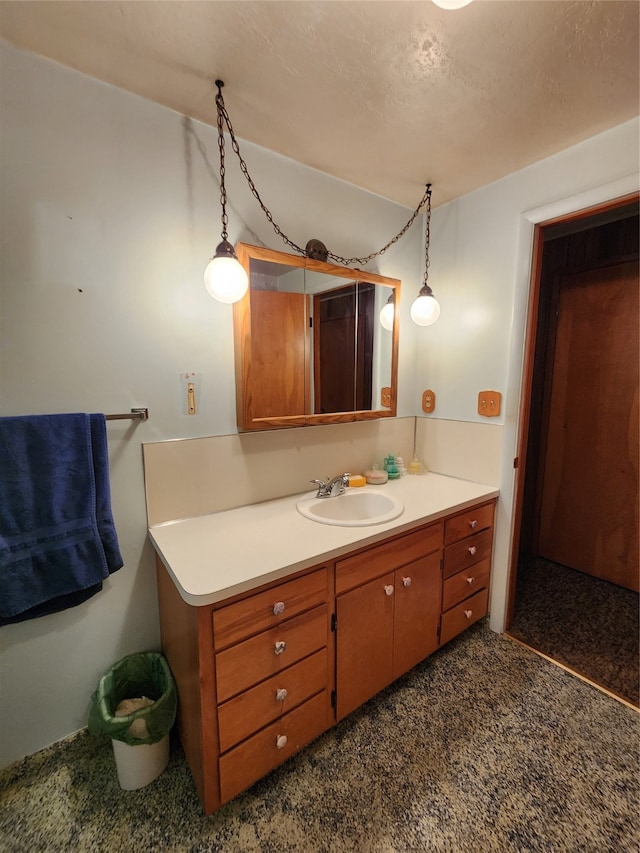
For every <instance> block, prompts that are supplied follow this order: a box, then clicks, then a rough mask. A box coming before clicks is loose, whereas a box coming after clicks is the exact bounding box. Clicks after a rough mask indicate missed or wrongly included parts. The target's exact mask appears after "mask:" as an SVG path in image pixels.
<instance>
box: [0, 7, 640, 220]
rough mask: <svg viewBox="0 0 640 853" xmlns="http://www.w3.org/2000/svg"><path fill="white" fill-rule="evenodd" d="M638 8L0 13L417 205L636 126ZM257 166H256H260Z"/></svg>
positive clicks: (194, 112)
mask: <svg viewBox="0 0 640 853" xmlns="http://www.w3.org/2000/svg"><path fill="white" fill-rule="evenodd" d="M639 10H640V4H639V3H638V2H637V0H625V2H618V0H596V2H591V0H559V2H556V0H475V2H473V3H471V5H469V6H466V7H465V8H463V9H459V10H455V11H444V10H442V9H440V8H438V7H437V6H435V5H434V4H433V3H431V2H429V0H415V1H414V2H404V0H392V1H391V2H385V0H377V2H369V1H368V0H357V1H356V2H339V1H336V0H322V2H314V1H313V0H309V1H308V2H307V0H291V1H290V2H271V0H260V2H241V0H230V1H229V2H207V0H198V2H191V0H181V2H155V0H144V2H135V0H133V1H132V2H57V0H48V2H0V36H1V37H2V38H4V39H5V40H6V41H8V42H10V43H12V44H14V45H17V46H18V47H21V48H24V49H26V50H30V51H34V52H36V53H38V54H41V55H43V56H46V57H49V58H51V59H53V60H56V61H57V62H60V63H62V64H64V65H67V66H69V67H71V68H75V69H77V70H79V71H82V72H84V73H86V74H89V75H91V76H93V77H96V78H99V79H100V80H104V81H107V82H109V83H111V84H113V85H115V86H119V87H121V88H123V89H127V90H129V91H131V92H135V93H137V94H139V95H142V96H144V97H146V98H149V99H151V100H153V101H157V102H158V103H161V104H164V105H165V106H167V107H170V108H171V109H173V110H176V111H177V112H179V113H181V114H184V115H188V116H191V117H193V118H195V119H198V120H200V121H203V122H207V123H209V124H215V104H214V94H215V89H214V86H213V81H214V80H215V78H217V77H221V78H222V79H223V80H224V81H225V83H226V86H225V89H224V97H225V103H226V106H227V109H228V111H229V114H230V117H231V120H232V123H233V126H234V130H235V133H236V135H237V136H238V137H239V138H240V139H247V140H250V141H252V142H255V143H257V144H259V145H261V146H263V147H265V148H268V149H271V150H273V151H276V152H278V153H280V154H283V155H285V156H287V157H291V158H293V159H294V160H297V161H298V162H300V163H304V164H306V165H307V166H311V167H313V168H316V169H319V170H321V171H322V172H326V173H328V174H330V175H334V176H336V177H338V178H342V179H344V180H346V181H349V182H351V183H353V184H356V185H357V186H360V187H363V188H365V189H368V190H370V191H372V192H375V193H378V194H379V195H381V196H384V197H386V198H389V199H393V200H395V201H398V202H400V203H402V204H405V205H407V206H408V207H411V208H413V207H415V206H416V204H417V203H418V201H419V199H420V198H421V196H422V193H423V190H424V184H425V183H426V182H427V181H431V182H432V183H433V201H434V205H436V204H442V203H443V202H445V201H447V200H449V199H451V198H455V197H457V196H459V195H462V194H464V193H467V192H469V191H471V190H473V189H474V188H476V187H479V186H482V185H484V184H486V183H489V182H490V181H493V180H495V179H497V178H500V177H502V176H503V175H506V174H509V173H510V172H514V171H517V170H518V169H521V168H523V167H524V166H526V165H528V164H529V163H533V162H535V161H536V160H539V159H541V158H543V157H546V156H548V155H550V154H553V153H554V152H556V151H559V150H562V149H563V148H566V147H568V146H569V145H572V144H574V143H576V142H579V141H580V140H582V139H586V138H587V137H589V136H592V135H594V134H595V133H598V132H600V131H602V130H605V129H607V128H609V127H613V126H615V125H617V124H620V123H621V122H623V121H626V120H627V119H629V118H631V117H633V116H635V115H637V114H638V112H639V100H640V98H639V87H638V78H639V72H638V68H639V57H638V31H639ZM248 165H249V168H250V167H251V164H250V162H249V164H248Z"/></svg>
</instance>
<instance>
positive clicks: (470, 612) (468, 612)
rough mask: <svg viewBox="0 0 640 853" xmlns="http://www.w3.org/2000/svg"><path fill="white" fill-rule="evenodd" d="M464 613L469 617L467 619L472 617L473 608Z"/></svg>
mask: <svg viewBox="0 0 640 853" xmlns="http://www.w3.org/2000/svg"><path fill="white" fill-rule="evenodd" d="M464 615H465V616H466V617H467V619H471V617H472V616H473V610H465V611H464Z"/></svg>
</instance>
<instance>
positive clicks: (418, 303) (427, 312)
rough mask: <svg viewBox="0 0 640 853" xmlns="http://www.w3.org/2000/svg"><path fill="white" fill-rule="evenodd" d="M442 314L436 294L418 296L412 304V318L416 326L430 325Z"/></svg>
mask: <svg viewBox="0 0 640 853" xmlns="http://www.w3.org/2000/svg"><path fill="white" fill-rule="evenodd" d="M439 316H440V304H439V302H438V300H437V299H436V298H435V296H418V297H417V299H416V300H415V302H414V303H413V305H412V306H411V319H412V320H413V322H414V323H415V324H416V326H430V325H431V324H432V323H435V321H436V320H437V319H438V317H439Z"/></svg>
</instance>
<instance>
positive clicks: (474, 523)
mask: <svg viewBox="0 0 640 853" xmlns="http://www.w3.org/2000/svg"><path fill="white" fill-rule="evenodd" d="M477 526H478V522H477V521H476V520H475V518H473V519H472V520H471V521H470V522H469V527H470V528H471V529H472V530H475V528H476V527H477Z"/></svg>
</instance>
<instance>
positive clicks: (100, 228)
mask: <svg viewBox="0 0 640 853" xmlns="http://www.w3.org/2000/svg"><path fill="white" fill-rule="evenodd" d="M0 63H1V65H0V74H1V78H2V87H1V91H0V96H1V99H2V100H1V103H0V112H1V115H2V122H1V128H0V132H1V134H2V136H1V139H0V152H1V153H0V156H1V163H0V167H1V168H0V173H1V180H2V184H1V196H0V204H1V214H2V244H1V246H0V255H1V260H0V263H1V265H2V266H1V283H2V285H1V286H2V290H1V295H0V300H1V301H0V307H1V313H0V324H1V325H0V414H2V415H13V414H38V413H44V412H65V411H98V412H107V413H108V412H127V411H128V410H129V409H130V408H131V407H132V406H143V405H144V406H148V407H149V410H150V415H151V417H150V420H149V422H148V423H145V424H142V423H138V424H137V425H134V424H133V423H131V422H127V421H122V422H112V423H110V424H109V425H108V436H109V452H110V468H111V489H112V502H113V510H114V516H115V522H116V527H117V530H118V535H119V539H120V545H121V550H122V553H123V558H124V560H125V566H124V568H123V569H121V570H120V571H119V572H117V573H116V574H114V575H113V576H112V577H111V578H110V579H108V580H107V581H106V583H105V585H104V590H103V591H102V592H101V593H100V594H99V595H97V596H95V597H94V598H93V599H91V600H90V601H89V602H87V603H86V604H84V605H81V606H79V607H77V608H75V609H72V610H68V611H65V612H63V613H59V614H54V615H51V616H46V617H43V618H41V619H37V620H33V621H29V622H23V623H20V624H17V625H10V626H6V627H3V628H1V629H0V654H1V656H2V660H1V662H0V672H1V683H0V720H2V733H1V737H0V745H1V748H2V753H1V754H0V766H4V765H5V764H7V763H9V762H11V761H12V760H14V759H16V758H19V757H21V756H23V755H25V754H28V753H31V752H34V751H36V750H38V749H40V748H41V747H44V746H46V745H48V744H49V743H51V742H53V741H55V740H58V739H60V738H62V737H64V736H66V735H68V734H70V733H72V732H73V731H76V730H78V729H80V728H82V727H83V726H84V725H86V719H87V712H88V708H89V699H90V694H91V692H92V691H93V690H94V689H95V687H96V685H97V682H98V680H99V678H100V676H101V675H102V674H103V673H104V672H105V671H106V670H107V669H108V668H109V667H110V666H111V665H112V664H113V663H114V662H115V661H116V660H118V659H119V658H120V657H121V656H123V655H125V654H128V653H131V652H135V651H140V650H145V649H150V648H157V647H158V644H159V629H158V617H157V605H156V590H155V571H154V561H153V555H152V552H151V547H150V546H149V544H148V543H147V539H146V516H145V502H144V487H143V470H142V452H141V444H142V442H143V441H144V442H146V441H155V440H161V439H169V438H182V437H196V436H206V435H223V434H227V433H233V432H235V431H236V425H235V391H234V387H235V386H234V371H233V334H232V310H231V306H226V305H222V304H219V303H217V302H214V301H213V300H212V299H211V298H210V297H209V296H208V295H207V294H206V291H205V289H204V285H203V280H202V274H203V270H204V267H205V266H206V263H207V261H208V258H209V257H210V256H211V254H212V253H213V250H214V248H215V246H216V244H217V243H218V242H219V240H220V211H219V206H218V199H219V189H218V185H217V183H216V180H215V175H216V168H217V166H216V163H217V156H218V149H217V139H216V133H215V130H214V129H212V128H210V127H205V126H203V125H198V124H195V123H194V124H193V125H192V127H193V130H194V132H195V133H196V134H197V136H198V138H199V139H200V140H201V142H202V144H203V145H204V147H205V149H206V152H207V157H208V160H209V161H210V163H211V164H212V167H213V176H212V174H211V173H210V171H209V168H208V166H207V163H206V162H205V160H204V158H203V156H202V154H201V152H200V151H199V148H198V145H197V143H196V140H195V139H194V136H193V135H192V134H191V133H190V132H188V130H187V129H185V123H184V120H183V118H182V116H180V115H178V114H176V113H173V112H171V111H169V110H167V109H164V108H162V107H160V106H157V105H155V104H152V103H150V102H147V101H145V100H143V99H141V98H138V97H135V96H133V95H130V94H128V93H125V92H122V91H119V90H117V89H114V88H112V87H110V86H107V85H104V84H101V83H99V82H96V81H94V80H92V79H90V78H87V77H84V76H83V75H80V74H78V73H75V72H73V71H70V70H67V69H65V68H62V67H61V66H57V65H55V64H53V63H50V62H48V61H45V60H42V59H39V58H37V57H35V56H33V55H30V54H26V53H23V52H20V51H17V50H15V49H13V48H12V47H9V46H7V45H2V51H1V54H0ZM213 97H214V92H213V91H212V99H211V114H212V116H214V115H215V107H214V101H213ZM227 102H228V108H229V110H230V111H231V113H232V114H233V93H232V91H231V89H230V90H229V92H228V93H227ZM238 130H239V131H240V130H241V129H240V128H238ZM242 150H243V154H244V157H245V159H246V160H247V163H248V164H249V168H250V170H251V172H252V174H253V177H254V178H255V180H256V183H257V185H258V186H259V187H260V192H261V194H262V196H263V198H264V200H265V201H266V202H267V204H268V205H269V206H270V207H271V209H272V211H273V213H274V216H275V218H276V220H277V221H278V222H279V224H280V225H281V227H282V228H283V230H284V231H285V232H286V233H288V234H289V236H290V237H291V238H292V239H293V240H294V241H295V242H297V243H298V244H301V245H303V246H304V245H305V244H306V242H307V240H308V239H310V238H311V237H317V238H319V239H322V240H323V241H324V242H325V243H326V244H327V245H328V246H329V247H330V248H331V249H332V251H334V252H336V253H338V254H344V255H348V256H349V257H351V256H355V255H363V254H367V253H369V252H371V251H373V250H375V249H377V248H380V247H381V246H383V245H384V244H385V243H386V242H387V240H388V239H389V238H390V236H392V235H394V234H395V233H397V232H398V231H399V230H400V229H401V228H402V227H403V226H404V224H405V223H406V221H407V220H408V218H409V216H410V214H411V211H409V210H407V209H406V208H403V207H401V206H399V205H396V204H394V203H391V202H389V201H386V200H384V199H381V198H378V197H376V196H372V195H371V194H369V193H365V192H363V191H362V190H359V189H356V188H354V187H352V186H349V185H347V184H344V183H342V182H339V181H336V180H334V179H331V178H329V177H327V176H325V175H322V174H321V173H319V172H316V171H313V170H311V169H307V168H304V167H302V166H299V165H297V164H296V163H293V162H291V161H289V160H285V159H284V158H281V157H277V156H275V155H274V154H271V153H270V152H267V151H265V150H263V149H260V148H257V147H256V146H253V145H248V144H247V145H244V144H243V149H242ZM229 155H230V156H229V157H228V158H227V164H228V181H227V189H228V192H229V198H230V201H231V204H232V205H233V208H232V209H230V210H229V213H230V217H229V218H230V223H229V235H230V239H231V240H232V241H233V242H235V241H236V240H238V239H245V240H247V241H248V242H256V239H260V240H262V241H263V242H264V243H265V245H268V246H270V247H272V248H277V249H285V248H286V247H285V246H284V244H283V243H282V241H281V240H280V238H278V237H277V236H276V235H275V233H274V232H273V229H272V227H271V226H270V225H269V224H268V223H267V221H266V219H265V218H264V215H263V214H262V212H261V211H260V209H259V208H258V206H257V204H256V203H255V200H254V199H253V197H252V196H250V194H249V191H248V189H247V188H246V185H245V184H244V179H242V177H241V176H240V175H239V173H238V169H237V167H236V166H235V164H234V163H233V160H232V157H233V155H232V153H231V152H230V150H229ZM417 195H418V198H417V199H416V203H417V201H418V199H419V198H420V197H421V195H422V187H420V188H419V191H418V194H417ZM240 216H242V217H243V219H244V221H243V222H241V219H240ZM245 223H246V224H245ZM256 235H257V238H256ZM421 246H422V236H421V233H420V223H419V222H418V223H416V224H415V225H414V226H413V227H412V229H411V230H410V231H409V232H408V233H407V235H406V236H405V237H404V238H403V240H402V241H401V242H400V243H399V244H398V245H397V246H396V247H394V249H393V250H389V251H388V252H387V253H385V255H384V256H383V258H382V259H381V261H380V264H379V266H375V265H374V266H372V270H374V271H376V272H380V273H381V274H383V275H388V276H390V277H393V278H399V279H401V280H402V281H403V282H406V283H407V288H408V289H409V290H411V289H413V287H412V282H418V283H419V281H420V276H421V269H420V267H421V257H422V248H421ZM417 286H418V284H416V285H415V287H416V288H417ZM402 314H403V315H404V314H406V315H407V317H408V302H407V301H406V300H405V302H404V304H403V305H402ZM403 323H404V325H405V326H408V321H407V322H405V318H403ZM416 344H417V336H416V335H415V334H414V332H413V330H412V329H411V328H408V331H407V332H406V333H405V334H404V335H403V340H402V343H401V347H400V394H399V401H398V414H399V415H407V414H413V410H414V401H413V399H412V396H413V388H414V382H413V376H414V362H415V348H416ZM182 372H196V373H199V374H201V378H200V380H199V384H200V393H199V399H198V406H199V414H198V415H197V416H195V417H189V416H187V415H186V412H185V402H184V398H183V395H181V393H180V390H181V386H180V374H181V373H182ZM292 440H294V439H293V438H292ZM325 473H326V472H325ZM301 488H304V486H302V487H301Z"/></svg>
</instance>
